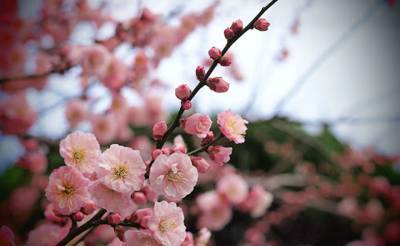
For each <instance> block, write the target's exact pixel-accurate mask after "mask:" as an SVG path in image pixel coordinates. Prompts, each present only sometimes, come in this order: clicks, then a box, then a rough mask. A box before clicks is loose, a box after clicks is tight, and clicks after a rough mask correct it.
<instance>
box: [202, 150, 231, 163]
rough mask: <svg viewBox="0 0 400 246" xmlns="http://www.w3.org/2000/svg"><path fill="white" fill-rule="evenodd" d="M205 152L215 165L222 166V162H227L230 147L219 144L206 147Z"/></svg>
mask: <svg viewBox="0 0 400 246" xmlns="http://www.w3.org/2000/svg"><path fill="white" fill-rule="evenodd" d="M207 153H208V155H209V156H210V158H211V160H213V161H214V162H215V163H216V164H217V165H219V166H222V165H223V164H224V163H227V162H228V161H229V160H230V156H231V154H232V148H231V147H223V146H219V145H216V146H210V147H208V149H207Z"/></svg>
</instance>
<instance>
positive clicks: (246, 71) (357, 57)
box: [0, 0, 400, 162]
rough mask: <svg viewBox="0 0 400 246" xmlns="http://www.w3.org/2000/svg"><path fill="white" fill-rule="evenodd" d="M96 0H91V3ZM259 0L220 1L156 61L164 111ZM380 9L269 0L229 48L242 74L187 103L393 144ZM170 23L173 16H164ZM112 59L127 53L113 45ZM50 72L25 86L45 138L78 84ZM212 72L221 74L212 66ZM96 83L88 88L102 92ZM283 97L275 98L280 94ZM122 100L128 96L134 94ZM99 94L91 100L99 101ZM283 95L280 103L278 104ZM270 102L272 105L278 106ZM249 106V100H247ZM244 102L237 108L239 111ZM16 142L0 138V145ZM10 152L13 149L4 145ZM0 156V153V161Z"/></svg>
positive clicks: (391, 66) (399, 119) (399, 42)
mask: <svg viewBox="0 0 400 246" xmlns="http://www.w3.org/2000/svg"><path fill="white" fill-rule="evenodd" d="M23 2H24V4H23V5H22V7H23V8H22V9H21V13H23V14H24V15H26V16H29V15H31V16H34V13H35V9H36V8H37V6H38V4H39V3H40V1H39V0H35V1H28V2H26V1H23ZM96 2H99V1H98V0H93V4H96ZM107 2H108V3H109V6H110V7H109V8H108V11H109V13H110V14H111V15H113V16H115V17H116V18H118V19H120V20H124V19H126V18H129V17H130V16H132V15H133V14H135V13H137V11H138V6H142V7H143V6H146V7H148V8H150V9H151V10H152V11H155V12H158V13H163V14H165V13H169V12H171V11H172V10H175V9H180V10H181V12H180V13H187V12H189V11H199V10H201V9H204V8H205V7H206V6H208V4H210V3H211V1H209V0H191V1H187V0H163V1H159V0H146V1H141V2H138V1H136V0H111V1H107ZM266 3H267V1H259V0H251V1H250V0H246V1H245V0H222V1H221V2H220V5H219V7H218V9H217V12H216V16H215V18H214V19H213V21H212V22H211V23H210V24H209V25H208V26H207V27H206V28H199V29H198V30H196V31H195V32H194V33H193V34H192V35H191V36H190V37H189V38H188V39H187V40H186V41H185V42H184V43H183V44H182V45H181V46H180V47H179V48H178V49H177V50H175V52H174V53H173V55H172V56H171V57H170V58H169V59H168V60H167V61H166V62H163V63H161V65H160V68H159V70H158V74H157V75H158V76H159V77H160V78H161V79H162V80H163V81H164V82H166V83H167V84H168V85H170V88H169V89H168V91H167V92H166V93H165V95H169V96H166V98H165V101H166V105H167V108H168V110H170V111H173V110H177V109H178V106H179V105H178V103H177V100H176V98H175V97H174V93H173V90H174V87H175V86H177V85H179V84H182V83H184V82H186V83H189V84H190V85H191V86H195V84H196V81H195V78H194V69H195V67H196V66H197V65H198V64H200V63H201V61H202V60H203V59H204V58H205V57H206V55H207V50H208V49H209V48H210V47H212V46H216V47H220V48H222V47H223V45H224V44H225V39H224V37H223V30H224V29H225V28H226V27H227V26H229V25H230V23H231V22H232V21H233V20H235V19H237V18H241V19H242V20H243V21H244V22H245V23H247V22H248V21H250V20H251V19H252V18H253V17H254V16H255V14H256V13H257V12H258V11H259V10H260V8H261V7H262V6H264V5H265V4H266ZM398 5H399V4H397V6H396V7H395V8H390V7H389V6H388V5H387V4H386V3H385V1H384V0H335V1H330V0H279V1H278V2H277V3H276V4H275V5H274V6H273V7H272V8H271V9H270V10H269V11H268V12H267V13H266V14H265V15H264V17H265V18H267V20H268V21H269V22H270V23H271V26H270V29H269V30H268V32H265V33H261V32H256V31H252V32H248V33H246V35H245V36H244V37H243V38H241V39H240V40H239V41H238V42H237V43H235V45H234V46H233V47H232V52H233V53H234V55H235V61H236V62H237V63H238V65H239V67H240V68H241V72H242V73H243V75H244V80H243V81H241V82H235V81H234V80H233V79H232V78H230V77H229V76H228V77H227V80H229V81H230V82H231V86H230V90H229V92H228V93H225V94H217V93H210V91H207V90H202V91H201V92H200V93H199V94H198V95H197V96H196V98H195V100H194V102H193V103H194V105H195V107H196V108H197V110H198V111H200V112H206V113H215V112H218V111H221V110H223V109H225V108H230V109H232V110H233V111H235V112H238V113H245V115H246V117H247V118H248V119H250V120H256V119H270V118H271V117H273V116H275V115H280V116H287V117H290V118H292V119H295V120H298V121H303V122H306V123H307V124H306V128H307V129H308V130H309V131H310V132H316V131H317V130H318V129H319V126H320V125H319V123H320V122H325V121H326V122H334V124H333V125H332V127H333V130H334V132H335V133H336V134H337V135H338V137H339V138H340V139H342V140H344V141H346V142H349V143H350V144H352V145H353V146H354V147H356V148H365V147H368V146H373V147H375V148H377V149H378V150H379V151H381V152H383V153H389V154H399V153H400V131H399V126H400V107H399V106H398V105H399V103H398V102H399V97H398V95H399V93H400V69H399V64H400V56H399V54H400V28H399V24H400V7H399V6H398ZM296 19H298V20H299V21H300V27H299V33H298V35H296V36H293V35H290V26H291V25H292V24H293V22H294V21H295V20H296ZM169 21H171V24H176V21H177V19H176V18H175V19H172V20H169ZM108 29H109V28H107V27H105V28H103V29H102V31H101V33H97V34H96V33H93V32H92V31H91V28H90V25H81V26H79V28H78V29H77V30H76V32H75V33H74V35H73V41H76V42H79V43H82V44H85V43H88V42H89V41H90V39H91V37H93V36H94V35H98V36H101V35H105V36H106V35H107V34H108V33H109V30H108ZM284 47H285V48H287V49H288V50H289V56H288V58H287V60H285V61H284V62H278V61H277V59H276V57H277V55H278V54H279V52H280V51H281V50H282V48H284ZM118 52H119V55H120V56H121V58H124V56H125V57H127V56H129V55H132V51H131V50H129V48H126V47H125V48H124V47H122V48H121V49H120V50H119V51H118ZM78 74H79V70H73V71H71V72H70V73H68V75H67V76H66V77H61V76H57V75H56V76H52V77H51V79H50V82H49V85H48V90H46V91H45V92H31V93H30V95H29V100H30V102H31V103H32V104H33V106H34V107H35V108H36V109H38V110H43V109H44V108H49V107H50V108H52V109H51V110H49V111H48V112H46V113H45V114H43V115H42V117H41V120H40V121H39V123H38V124H36V125H35V126H34V127H33V129H32V132H33V133H34V134H40V135H46V136H49V137H58V136H61V135H62V134H63V133H64V131H65V130H66V127H67V125H66V121H65V117H64V108H63V105H62V103H61V104H59V105H58V106H57V107H55V108H54V107H51V106H52V105H54V104H57V102H58V101H59V99H60V97H68V96H73V95H75V94H76V93H78V90H79V85H78V83H77V81H76V80H74V78H75V77H76V76H77V75H78ZM215 74H216V75H225V73H224V71H223V69H221V68H218V69H216V71H215ZM104 92H105V90H104V88H101V87H99V88H97V89H95V90H94V92H93V93H95V94H102V93H104ZM283 98H284V100H283ZM130 100H133V101H134V100H135V99H134V97H132V98H130ZM109 101H110V100H109V98H106V99H104V101H103V102H101V103H100V107H101V105H103V106H104V105H107V104H108V103H109ZM283 102H284V103H283ZM277 105H280V107H278V106H277ZM249 106H251V107H250V109H249ZM245 108H247V109H248V110H246V111H245V112H243V110H244V109H245ZM16 146H17V143H16V142H15V141H12V142H10V140H9V138H4V137H2V138H0V150H1V151H2V152H3V153H4V152H5V151H7V152H9V151H10V150H13V149H16ZM14 152H15V153H14V154H15V155H17V154H18V151H14ZM0 161H1V162H3V161H4V160H0Z"/></svg>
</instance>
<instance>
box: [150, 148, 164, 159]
mask: <svg viewBox="0 0 400 246" xmlns="http://www.w3.org/2000/svg"><path fill="white" fill-rule="evenodd" d="M161 154H162V151H161V150H160V149H155V150H153V152H151V157H152V158H153V160H155V159H156V158H157V157H158V156H159V155H161Z"/></svg>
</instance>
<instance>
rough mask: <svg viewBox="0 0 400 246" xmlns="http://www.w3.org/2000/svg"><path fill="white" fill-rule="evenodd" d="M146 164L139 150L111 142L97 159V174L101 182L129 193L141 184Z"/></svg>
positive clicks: (140, 186) (118, 190) (137, 188)
mask: <svg viewBox="0 0 400 246" xmlns="http://www.w3.org/2000/svg"><path fill="white" fill-rule="evenodd" d="M145 172H146V165H145V164H144V162H143V160H142V157H141V156H140V152H139V151H138V150H133V149H131V148H129V147H124V146H121V145H118V144H113V145H111V146H110V148H109V149H107V150H106V151H104V153H103V154H102V155H101V157H100V159H99V169H98V170H97V174H98V176H99V177H101V179H102V182H103V183H104V184H105V185H106V186H108V187H109V188H110V189H113V190H115V191H117V192H125V193H131V192H133V191H137V190H139V189H140V188H142V186H143V182H144V174H145Z"/></svg>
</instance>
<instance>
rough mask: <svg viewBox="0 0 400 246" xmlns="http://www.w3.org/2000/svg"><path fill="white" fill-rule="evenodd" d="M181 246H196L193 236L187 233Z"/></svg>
mask: <svg viewBox="0 0 400 246" xmlns="http://www.w3.org/2000/svg"><path fill="white" fill-rule="evenodd" d="M181 246H194V240H193V234H192V233H191V232H186V236H185V240H183V242H182V244H181Z"/></svg>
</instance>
